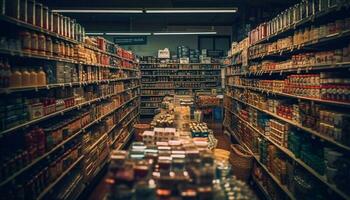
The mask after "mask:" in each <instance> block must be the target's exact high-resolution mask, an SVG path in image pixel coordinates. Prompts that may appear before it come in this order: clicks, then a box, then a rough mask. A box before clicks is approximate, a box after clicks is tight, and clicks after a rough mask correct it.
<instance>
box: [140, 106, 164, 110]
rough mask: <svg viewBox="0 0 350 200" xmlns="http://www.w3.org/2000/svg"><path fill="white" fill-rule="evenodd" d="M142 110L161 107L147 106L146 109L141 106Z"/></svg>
mask: <svg viewBox="0 0 350 200" xmlns="http://www.w3.org/2000/svg"><path fill="white" fill-rule="evenodd" d="M140 108H141V109H149V110H150V109H157V108H159V106H146V107H144V106H141V107H140Z"/></svg>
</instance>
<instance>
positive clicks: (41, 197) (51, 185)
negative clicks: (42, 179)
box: [37, 156, 84, 200]
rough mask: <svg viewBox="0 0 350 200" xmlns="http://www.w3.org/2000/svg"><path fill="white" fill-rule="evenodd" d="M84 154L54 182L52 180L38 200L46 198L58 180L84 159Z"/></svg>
mask: <svg viewBox="0 0 350 200" xmlns="http://www.w3.org/2000/svg"><path fill="white" fill-rule="evenodd" d="M83 158H84V156H80V157H79V158H78V159H77V160H76V161H75V162H74V163H72V164H71V166H70V167H69V168H68V169H66V170H65V171H64V172H63V173H62V174H61V175H60V176H59V177H58V178H56V180H55V181H54V182H52V183H51V184H50V185H48V186H47V187H46V188H45V190H44V191H42V192H41V193H40V195H39V196H38V197H37V200H40V199H44V197H45V195H46V194H47V193H48V192H49V191H50V190H51V189H52V188H53V187H55V186H56V184H57V183H58V182H60V181H61V180H62V179H63V178H64V177H65V176H66V175H67V174H68V173H69V172H70V171H71V170H72V169H73V168H74V167H75V166H76V165H77V164H78V163H79V162H80V161H81V160H82V159H83Z"/></svg>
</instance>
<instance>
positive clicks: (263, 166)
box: [253, 154, 296, 200]
mask: <svg viewBox="0 0 350 200" xmlns="http://www.w3.org/2000/svg"><path fill="white" fill-rule="evenodd" d="M253 156H254V158H255V160H256V162H257V163H258V164H259V165H260V166H261V167H262V168H263V169H264V171H265V172H266V173H267V174H268V175H269V176H270V177H271V178H272V180H273V181H274V182H275V183H276V184H277V185H278V186H279V187H280V188H281V189H282V190H283V192H284V193H285V194H287V196H288V198H289V199H291V200H296V198H295V196H294V195H293V194H292V193H291V192H290V191H289V190H288V188H287V187H286V186H285V185H282V183H281V182H280V181H279V180H278V179H277V178H276V176H275V175H274V174H272V173H271V172H270V171H269V170H268V169H267V167H266V166H265V165H264V164H262V163H261V162H260V160H259V156H257V155H254V154H253Z"/></svg>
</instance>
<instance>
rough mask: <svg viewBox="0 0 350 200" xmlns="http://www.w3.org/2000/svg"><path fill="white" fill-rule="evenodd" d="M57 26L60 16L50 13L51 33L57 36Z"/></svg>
mask: <svg viewBox="0 0 350 200" xmlns="http://www.w3.org/2000/svg"><path fill="white" fill-rule="evenodd" d="M59 25H60V15H59V14H58V13H55V12H54V13H52V25H51V26H52V30H53V32H55V33H57V34H59V33H60V32H59Z"/></svg>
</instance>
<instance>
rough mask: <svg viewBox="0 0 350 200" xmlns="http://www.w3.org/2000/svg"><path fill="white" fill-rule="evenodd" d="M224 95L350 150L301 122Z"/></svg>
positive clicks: (349, 149) (347, 148)
mask: <svg viewBox="0 0 350 200" xmlns="http://www.w3.org/2000/svg"><path fill="white" fill-rule="evenodd" d="M226 96H227V97H230V98H232V99H234V100H236V101H238V102H241V103H243V104H245V105H248V106H250V107H252V108H255V109H256V110H259V111H261V112H264V113H266V114H268V115H270V116H272V117H274V118H276V119H279V120H281V121H284V122H287V123H288V124H290V125H293V126H295V127H297V128H299V129H301V130H303V131H306V132H308V133H310V134H312V135H314V136H317V137H319V138H320V139H322V140H325V141H328V142H330V143H332V144H333V145H335V146H337V147H339V148H342V149H344V150H347V151H350V147H348V146H346V145H344V144H341V143H339V142H337V141H335V140H333V139H332V138H329V137H327V136H324V135H322V134H320V133H318V132H317V131H315V130H312V129H310V128H307V127H304V126H302V125H301V124H298V123H296V122H294V121H291V120H288V119H285V118H283V117H281V116H279V115H277V114H275V113H272V112H269V111H266V110H263V109H261V108H259V107H257V106H254V105H252V104H249V103H246V102H244V101H242V100H239V99H237V98H234V97H232V96H229V95H226Z"/></svg>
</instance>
